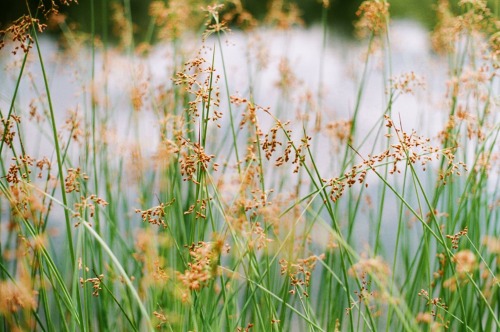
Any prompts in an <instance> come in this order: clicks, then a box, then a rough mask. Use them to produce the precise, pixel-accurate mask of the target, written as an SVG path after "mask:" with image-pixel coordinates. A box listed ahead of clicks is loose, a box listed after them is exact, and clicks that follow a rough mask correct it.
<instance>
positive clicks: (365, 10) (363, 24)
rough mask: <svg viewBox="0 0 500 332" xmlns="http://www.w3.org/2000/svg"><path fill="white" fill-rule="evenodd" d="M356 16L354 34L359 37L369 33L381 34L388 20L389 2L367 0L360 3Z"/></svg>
mask: <svg viewBox="0 0 500 332" xmlns="http://www.w3.org/2000/svg"><path fill="white" fill-rule="evenodd" d="M356 16H358V17H359V20H358V21H357V22H356V24H355V29H356V34H357V35H358V37H360V38H365V37H367V36H370V35H372V34H373V35H375V36H378V35H381V34H383V33H384V32H385V31H386V29H387V24H388V22H389V3H388V2H386V1H384V0H367V1H364V2H363V3H361V5H360V6H359V9H358V11H357V12H356Z"/></svg>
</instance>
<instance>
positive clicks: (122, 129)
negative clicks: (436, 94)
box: [0, 0, 500, 331]
mask: <svg viewBox="0 0 500 332" xmlns="http://www.w3.org/2000/svg"><path fill="white" fill-rule="evenodd" d="M322 4H323V16H322V17H323V21H322V23H321V24H322V27H323V29H321V31H322V32H323V38H322V40H323V42H322V46H321V47H320V49H319V50H317V52H318V57H317V70H318V71H319V72H320V75H319V79H318V82H316V83H314V84H309V85H306V84H304V83H301V79H300V75H301V73H297V72H296V70H295V68H294V65H293V62H292V60H291V59H289V58H288V57H287V54H286V50H285V54H283V57H282V58H281V59H279V60H278V61H271V59H270V58H269V54H268V53H266V46H269V45H266V40H261V39H259V38H258V37H259V35H260V34H261V32H262V31H263V29H276V30H274V31H280V32H279V33H282V34H291V33H293V31H294V29H297V26H300V25H301V24H302V21H301V19H300V12H299V11H298V10H297V7H296V6H294V5H293V3H292V2H288V1H270V5H269V6H270V7H269V10H268V14H267V16H266V17H265V18H264V19H263V20H257V19H256V18H254V17H253V16H252V15H251V14H250V13H249V12H248V11H246V10H245V6H244V3H243V2H241V1H239V0H228V1H224V2H220V3H216V4H212V3H206V2H205V1H201V0H189V1H165V2H164V1H153V2H152V4H151V7H150V24H149V26H148V27H147V33H146V34H145V35H146V39H145V40H135V38H134V29H135V28H134V26H133V24H132V16H133V15H134V13H133V10H132V7H131V2H130V1H128V0H124V1H123V2H121V1H116V2H114V1H101V2H97V1H94V0H89V1H86V2H81V3H80V4H74V3H71V1H60V3H59V2H53V3H52V6H51V7H50V8H49V7H40V8H39V9H38V10H37V12H29V13H28V14H27V15H26V16H23V17H22V18H20V19H19V20H17V21H15V22H14V23H13V24H12V25H11V26H10V27H8V28H7V29H6V30H4V31H2V32H1V35H2V38H3V39H2V43H1V45H0V46H1V47H2V49H1V52H2V54H1V55H0V56H1V61H2V65H3V66H4V67H3V68H2V72H3V75H2V76H3V77H4V78H5V81H6V82H7V81H10V82H12V85H11V86H8V88H4V89H2V92H1V97H0V98H1V99H0V113H1V114H0V117H1V120H2V121H1V125H0V137H1V142H0V154H1V156H2V157H1V159H0V170H1V173H2V176H1V179H0V213H1V215H0V216H1V219H0V221H1V222H0V226H1V227H0V240H1V242H0V330H2V331H25V330H26V331H28V330H36V331H64V330H67V331H75V330H79V331H97V330H102V331H109V330H123V331H128V330H130V331H146V330H156V329H158V330H166V331H373V330H376V331H384V330H385V331H421V330H422V331H446V330H449V331H496V330H499V329H500V321H499V317H500V303H499V300H500V292H499V286H500V283H499V281H498V276H499V273H500V268H499V265H498V260H499V257H500V210H499V202H500V197H499V188H500V184H499V181H500V176H499V170H500V167H499V160H500V158H499V157H500V155H499V153H500V150H499V148H498V147H499V146H500V145H499V144H498V136H499V132H500V122H499V115H500V113H499V102H500V100H499V91H500V89H499V87H500V85H499V81H498V74H499V65H500V62H499V60H500V35H499V32H498V28H499V26H500V23H499V20H498V10H499V8H500V6H498V4H497V5H496V7H495V8H491V7H488V6H487V5H486V2H485V1H483V0H461V1H460V2H459V5H460V7H459V8H460V11H453V10H452V9H450V6H449V4H448V1H445V0H443V1H439V2H438V4H437V5H436V11H437V16H438V19H439V22H438V24H437V26H436V27H435V29H434V31H433V32H432V33H431V35H430V37H429V40H431V42H432V46H433V50H434V51H433V52H434V53H433V54H432V55H429V56H432V57H438V58H439V59H441V63H446V64H447V66H448V67H447V68H446V70H445V71H444V72H446V73H447V80H446V82H445V83H444V84H443V86H442V89H443V91H444V92H443V94H442V95H441V98H442V99H441V100H440V101H439V106H436V110H431V111H430V112H431V114H434V115H433V118H432V119H433V121H434V123H433V125H436V124H437V125H441V124H442V128H441V129H439V131H438V132H437V133H435V135H432V133H431V131H430V130H427V129H428V128H427V126H430V125H424V126H420V127H418V126H416V124H415V123H406V122H405V121H404V120H403V117H401V116H400V115H399V114H400V113H399V112H400V111H401V107H403V108H404V105H403V106H401V104H400V103H398V101H400V100H404V98H405V97H406V96H407V95H411V94H418V93H419V91H422V90H423V89H424V81H425V80H424V77H421V76H420V75H418V74H416V73H415V72H406V73H402V74H394V73H393V61H394V55H393V50H392V47H393V46H394V45H392V44H391V43H392V40H391V31H390V29H391V28H392V25H391V21H390V15H389V13H390V6H389V2H387V1H376V0H367V1H364V2H363V3H362V4H361V6H360V7H359V10H358V12H357V13H356V15H357V16H358V21H357V22H356V23H355V27H356V32H357V37H358V38H359V41H358V42H357V43H358V44H357V45H358V46H357V47H360V46H359V45H362V47H363V54H362V56H361V58H360V59H361V60H360V61H359V64H357V68H358V71H357V72H358V73H359V75H358V76H357V77H356V79H355V80H356V94H355V95H356V97H355V99H354V102H353V103H352V105H350V107H349V110H348V114H349V117H347V118H345V117H341V116H339V115H338V114H335V113H332V112H329V110H330V108H329V105H327V104H326V101H325V100H326V99H325V92H324V91H325V89H326V87H327V86H328V81H329V79H330V78H329V77H327V76H325V74H324V72H325V69H324V68H325V66H326V62H327V61H328V58H327V56H326V53H327V43H328V41H329V38H330V37H329V29H328V28H327V27H328V25H329V24H328V22H327V17H328V15H327V13H328V10H329V1H322ZM64 5H72V6H90V13H91V17H90V18H89V22H90V23H91V26H92V29H91V33H90V34H83V33H81V32H79V31H78V29H77V28H76V27H74V26H72V25H71V24H67V23H66V18H65V17H64V15H62V14H61V13H59V11H58V8H59V6H64ZM495 11H496V12H495ZM98 15H103V17H102V19H103V21H104V22H105V26H108V25H109V23H112V25H113V26H114V27H116V31H114V32H112V31H109V32H108V31H107V30H106V29H104V34H103V35H101V36H97V35H96V34H95V31H96V27H95V24H96V23H95V22H96V21H97V20H96V17H97V16H98ZM109 20H111V22H109ZM99 21H101V20H99ZM229 22H231V24H232V25H233V26H229ZM51 26H57V27H59V29H60V30H61V33H62V34H61V44H60V47H61V50H60V51H59V52H57V55H58V58H57V60H56V61H57V62H58V63H60V64H63V65H62V66H63V67H64V71H63V72H64V73H65V75H73V76H71V77H72V80H73V82H74V85H75V86H77V87H78V91H77V94H75V95H74V96H71V97H68V96H67V95H65V94H64V93H61V92H58V89H63V88H64V87H60V86H58V79H59V78H60V77H58V75H55V74H54V73H53V72H51V71H50V70H49V68H52V67H50V66H48V65H47V64H48V63H50V62H51V61H54V60H53V59H50V57H49V56H48V55H47V54H46V53H45V52H47V50H46V48H44V42H45V40H44V39H43V37H42V36H41V33H42V32H43V31H44V30H45V29H47V28H48V27H51ZM230 29H233V30H235V29H237V30H238V32H237V33H238V34H240V35H242V36H244V38H245V39H246V40H248V48H247V50H246V51H247V57H246V58H245V59H241V63H242V64H246V66H247V68H245V71H246V72H247V75H246V76H244V77H243V78H242V77H241V76H239V75H235V74H234V73H233V71H232V69H231V68H230V67H229V65H228V59H229V57H230V55H229V54H228V53H227V52H228V51H227V47H225V45H226V44H227V43H231V38H232V34H231V30H230ZM111 33H115V37H114V38H111ZM112 39H114V40H115V42H113V41H112ZM158 45H161V47H163V49H164V50H168V51H167V52H163V53H161V54H162V56H164V57H167V58H168V61H167V65H166V66H165V67H164V68H157V67H155V68H151V67H149V66H148V64H147V62H146V61H144V60H145V59H147V58H148V57H149V56H152V54H155V53H154V52H155V50H156V49H157V47H160V46H158ZM165 54H166V55H165ZM274 65H276V73H277V77H278V79H277V80H276V82H274V83H273V84H274V85H273V91H266V94H269V95H272V96H276V99H273V100H272V104H270V105H264V104H263V103H262V101H260V100H259V99H258V96H259V95H260V94H259V93H258V90H259V88H260V86H259V84H260V83H261V80H262V78H261V77H260V72H261V71H262V70H263V68H266V67H267V66H274ZM373 72H378V73H380V75H381V77H382V78H383V80H382V82H381V83H380V84H378V85H377V88H378V89H379V90H380V95H382V96H383V100H384V102H383V107H382V108H381V109H373V108H370V107H366V105H365V104H366V103H367V96H366V95H367V89H368V88H369V89H372V88H373V85H370V86H369V87H368V82H369V77H370V75H371V74H372V73H373ZM158 76H161V78H160V79H159V80H158V79H157V78H158ZM429 76H430V77H427V79H428V80H432V73H429ZM154 77H156V79H154ZM242 79H243V80H244V81H245V82H246V85H245V86H247V89H246V90H244V91H237V90H236V88H235V86H236V82H237V81H241V80H242ZM117 81H118V82H117ZM158 81H159V82H158ZM2 84H6V83H2ZM116 86H118V87H119V89H116V88H115V87H116ZM26 87H27V88H26ZM27 96H29V100H27V99H25V98H27ZM55 96H57V97H55ZM61 96H62V97H61ZM68 99H69V101H68ZM68 104H69V106H68ZM330 106H331V105H330ZM65 107H71V109H70V111H68V112H67V113H66V114H65V113H64V112H65V111H66V109H63V108H65ZM363 112H371V118H372V119H374V120H373V123H371V124H370V125H368V126H367V125H366V123H363V121H364V120H363V119H364V117H363V116H364V113H363ZM366 128H369V130H368V131H367V130H366ZM325 156H326V157H325Z"/></svg>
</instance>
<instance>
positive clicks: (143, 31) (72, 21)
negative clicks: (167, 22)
mask: <svg viewBox="0 0 500 332" xmlns="http://www.w3.org/2000/svg"><path fill="white" fill-rule="evenodd" d="M440 1H442V0H418V1H410V0H391V1H389V3H390V13H391V17H392V18H393V19H398V18H399V19H402V18H404V19H411V20H416V21H418V22H420V23H421V24H422V25H423V26H425V27H427V28H432V26H433V25H434V22H435V19H436V18H435V10H434V8H435V6H436V5H437V3H438V2H440ZM495 1H497V2H498V0H489V1H488V3H489V4H490V5H491V6H490V8H498V6H495V5H494V4H495ZM65 2H66V3H68V5H64V4H62V5H59V11H60V12H61V13H62V14H63V15H64V16H63V17H64V18H65V20H66V23H67V24H68V26H70V27H72V28H75V29H78V30H79V31H81V32H89V31H90V29H91V22H90V17H91V15H90V13H91V11H92V10H94V11H95V13H96V15H95V16H94V17H95V28H96V31H95V32H96V34H97V35H99V36H103V35H107V34H108V31H113V29H116V27H113V26H110V25H111V24H113V23H112V22H113V20H109V16H110V15H112V14H113V8H115V7H116V6H117V5H118V6H122V7H127V8H130V9H131V10H130V13H128V15H129V17H130V18H131V19H132V22H133V26H134V35H135V37H136V38H138V40H141V39H142V37H144V36H145V35H147V32H148V27H150V25H151V17H150V15H149V8H150V4H151V3H152V2H153V0H120V1H118V0H116V1H115V0H99V1H95V0H94V1H91V0H80V1H78V4H74V3H75V1H74V0H65V1H61V3H65ZM186 2H189V3H192V4H193V6H198V7H199V6H206V5H209V4H213V3H215V1H207V0H201V1H200V0H199V1H193V0H186ZM237 2H239V3H241V5H242V6H243V7H244V8H245V10H246V11H248V12H249V13H250V14H252V16H253V17H254V18H256V19H257V20H259V21H262V20H264V18H265V17H266V14H267V13H268V12H269V10H270V7H271V4H272V3H273V2H274V3H275V2H276V1H273V0H241V1H235V3H237ZM279 2H280V3H281V4H282V5H283V6H290V7H293V8H297V9H298V11H299V13H300V16H301V18H302V20H303V22H304V24H305V26H311V25H313V24H315V23H319V22H321V20H322V19H324V17H323V15H324V11H323V3H324V2H329V8H328V10H327V12H326V19H327V21H328V25H329V26H330V27H334V29H335V30H337V32H341V33H344V34H346V35H349V34H350V33H351V32H352V27H353V24H352V23H353V21H354V20H355V18H356V10H357V8H358V7H359V5H360V3H361V2H362V0H330V1H326V0H323V1H322V0H281V1H279ZM449 2H450V3H451V5H452V7H453V6H456V5H457V3H458V2H459V0H450V1H449ZM40 3H42V4H43V5H44V6H45V7H46V8H50V7H51V6H52V3H53V1H51V0H44V1H40V0H26V1H19V0H1V1H0V8H1V10H0V27H2V28H5V27H6V26H7V25H8V24H9V23H10V22H12V21H13V20H15V19H17V18H18V17H20V16H22V15H23V14H26V13H28V10H27V6H28V5H29V7H30V10H31V11H32V13H36V12H37V8H38V7H39V6H40ZM164 3H165V4H167V5H168V3H169V0H165V1H164ZM92 6H93V9H92ZM496 14H497V15H498V13H496ZM194 19H195V18H194ZM104 22H106V23H104ZM58 31H59V28H58V27H56V28H54V29H52V33H53V34H57V33H58ZM109 35H110V39H111V40H112V38H113V37H112V35H113V34H112V33H110V34H109ZM105 39H106V40H107V38H105Z"/></svg>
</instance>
